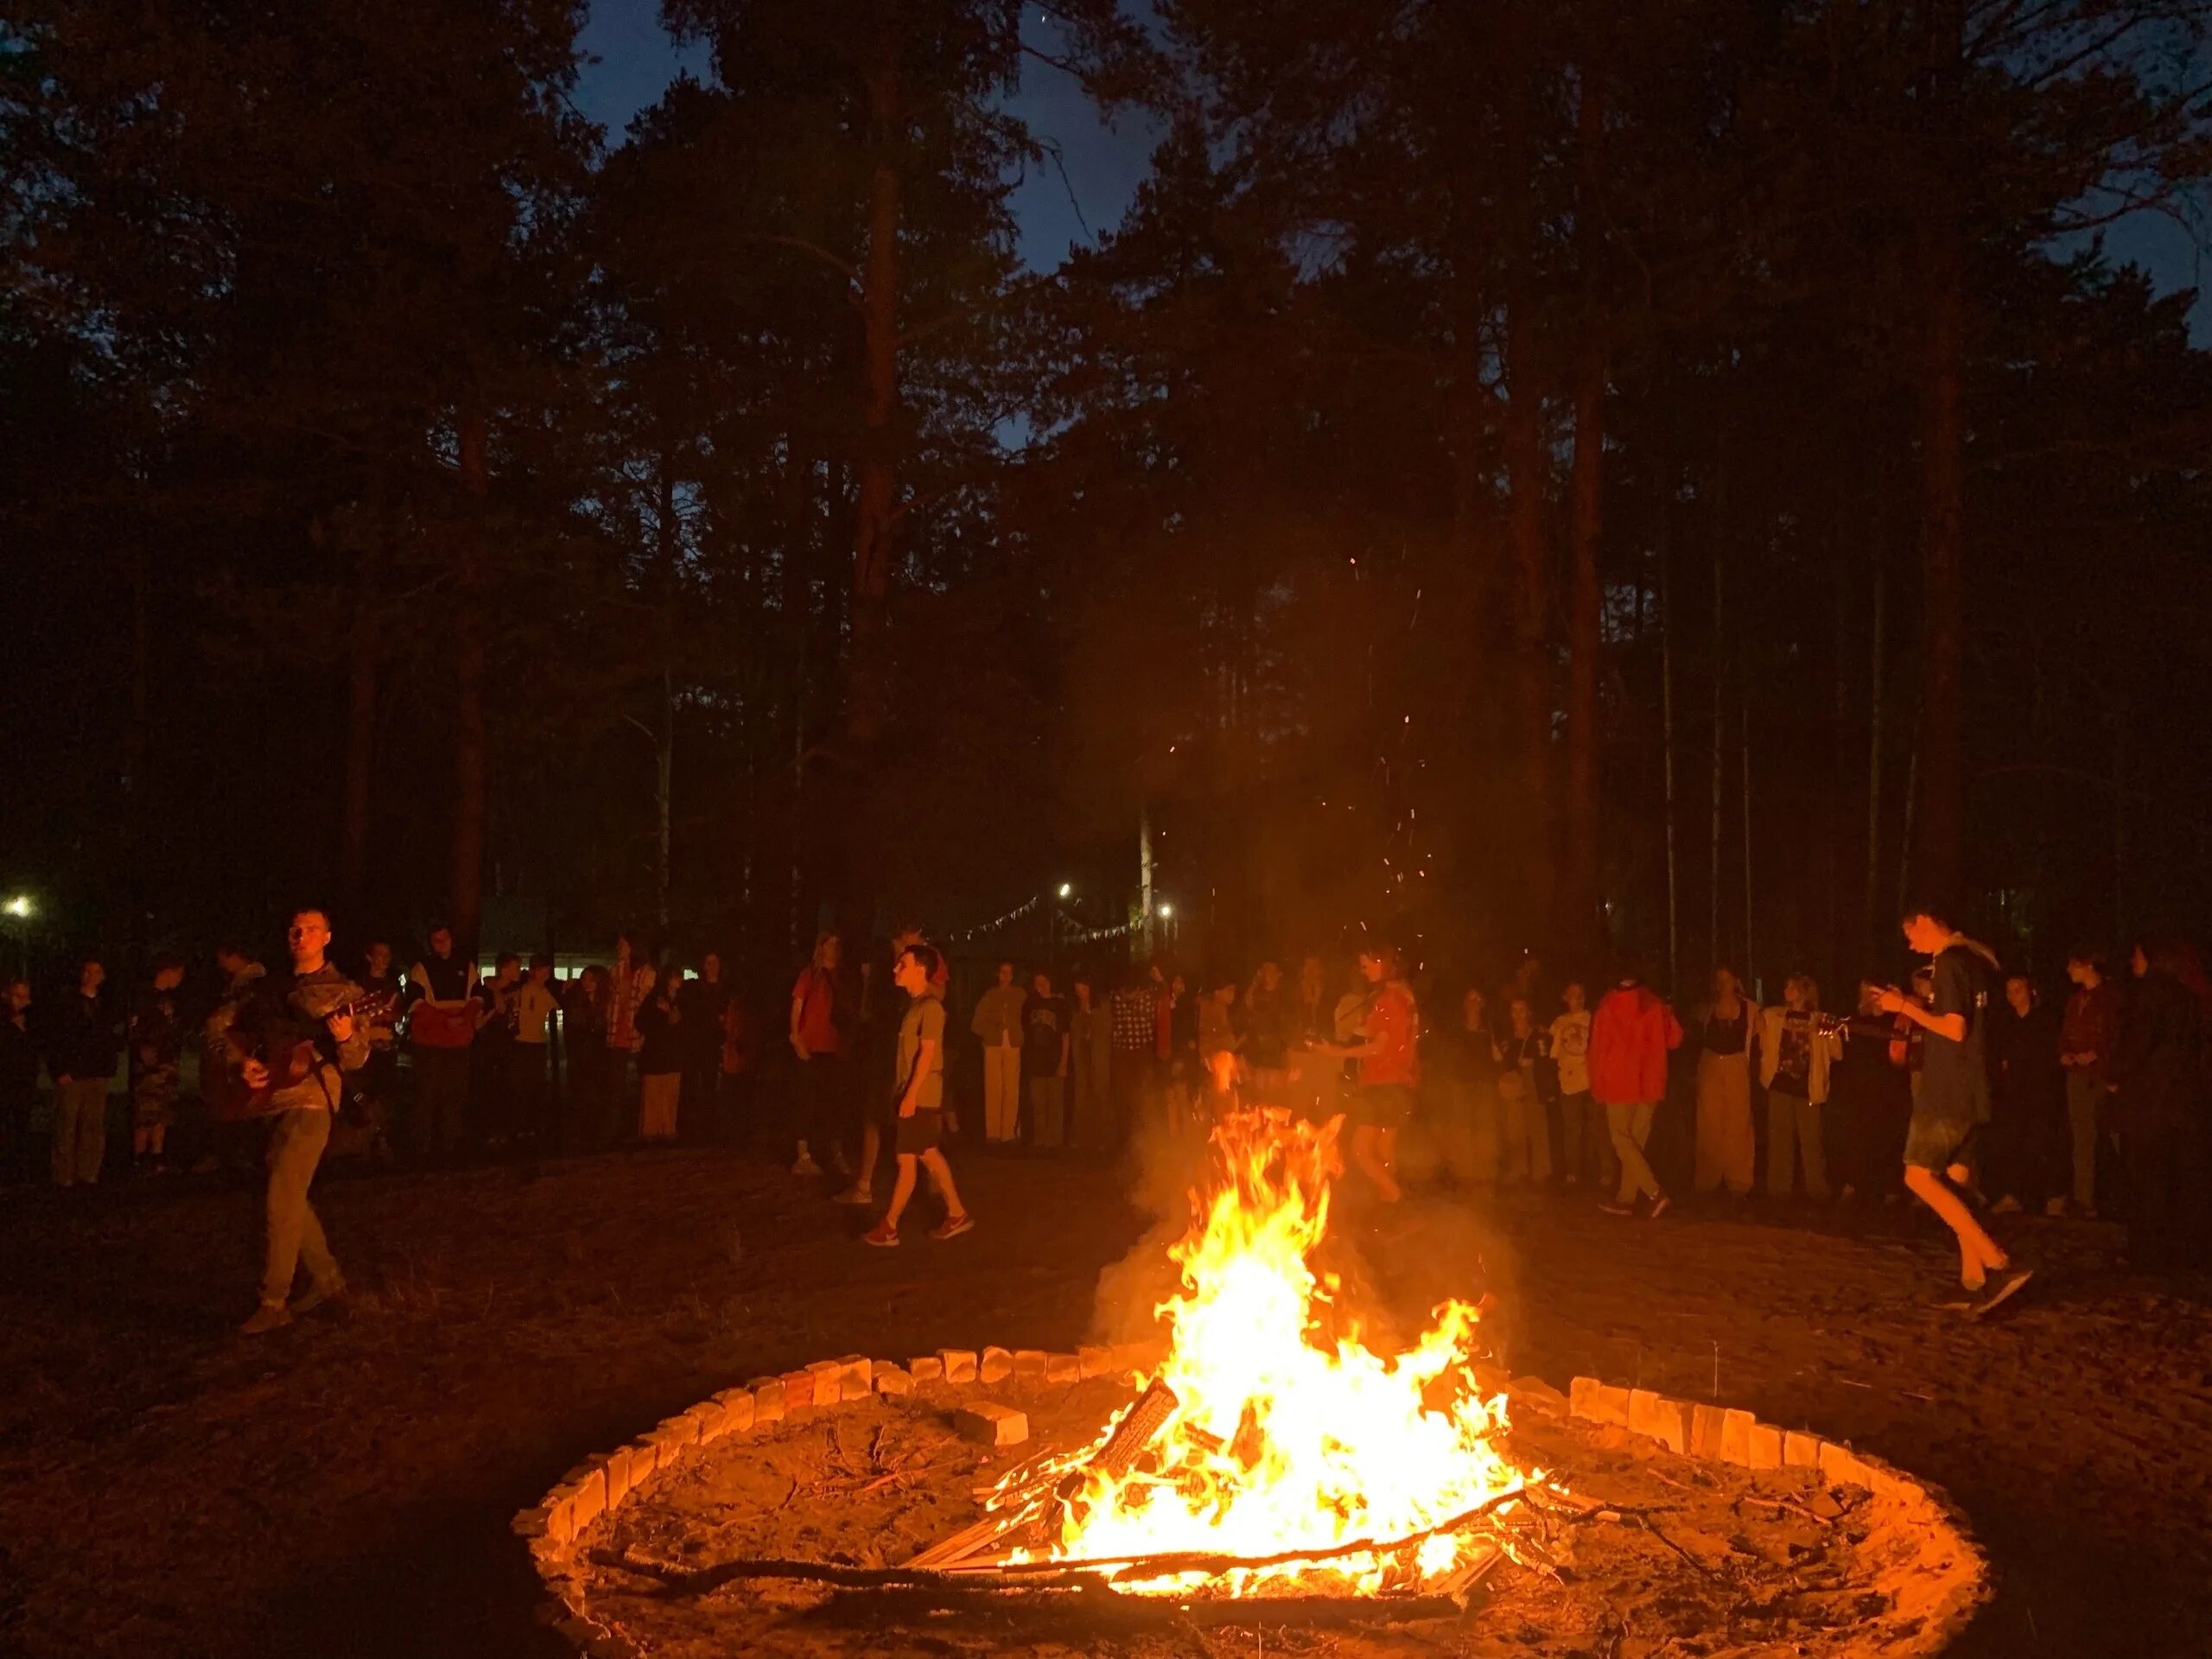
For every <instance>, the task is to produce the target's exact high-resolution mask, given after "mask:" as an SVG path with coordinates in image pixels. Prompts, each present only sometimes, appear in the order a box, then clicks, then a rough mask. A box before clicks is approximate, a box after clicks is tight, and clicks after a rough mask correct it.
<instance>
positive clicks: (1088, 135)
mask: <svg viewBox="0 0 2212 1659" xmlns="http://www.w3.org/2000/svg"><path fill="white" fill-rule="evenodd" d="M1040 26H1041V23H1040ZM583 45H584V48H585V50H586V51H587V52H588V53H590V54H592V55H594V57H596V58H597V59H598V60H599V61H598V62H597V63H594V64H591V65H589V66H588V67H586V68H585V70H584V72H583V75H582V81H581V83H580V84H579V86H578V87H577V91H576V104H577V106H578V107H579V108H581V109H582V111H583V112H584V113H585V114H586V115H588V116H589V117H590V118H592V119H593V120H594V121H596V122H598V123H600V124H601V125H602V126H604V127H605V128H606V129H607V142H608V143H610V144H614V143H620V141H621V137H622V130H623V128H624V127H625V126H626V124H628V122H629V120H630V118H632V116H634V115H635V114H636V113H637V112H638V111H639V110H641V109H644V108H645V106H646V105H649V104H651V103H652V102H653V100H654V99H658V97H659V96H660V95H661V92H662V89H663V88H664V87H665V86H667V85H668V83H669V82H670V81H671V80H672V79H675V77H676V74H677V71H678V70H679V69H689V70H690V72H691V73H693V74H695V75H697V76H699V77H700V78H702V79H704V78H705V77H706V75H707V73H708V65H707V56H708V54H707V51H706V48H704V47H693V48H687V49H681V50H680V49H678V48H677V46H676V44H675V42H674V41H671V40H670V39H669V37H668V35H667V34H666V33H665V32H664V30H663V29H662V28H661V26H660V6H659V0H593V4H592V8H591V21H590V22H588V24H586V26H585V28H584V32H583ZM1014 109H1015V110H1016V111H1018V112H1019V113H1020V116H1021V117H1022V118H1023V119H1024V120H1026V121H1027V123H1028V124H1029V126H1030V129H1031V130H1032V131H1033V132H1035V133H1036V134H1037V135H1038V137H1040V138H1043V139H1046V140H1048V141H1053V142H1057V143H1058V145H1059V146H1060V149H1061V154H1062V156H1063V159H1064V161H1065V166H1066V169H1067V178H1066V180H1065V182H1064V181H1062V179H1061V177H1060V173H1059V169H1058V168H1055V167H1053V166H1052V163H1051V162H1049V161H1048V162H1046V163H1044V164H1043V166H1042V167H1040V168H1038V169H1037V170H1035V171H1034V172H1033V173H1032V174H1031V175H1029V176H1028V177H1027V178H1026V179H1025V180H1024V181H1022V184H1021V188H1020V190H1018V191H1017V192H1016V193H1015V195H1014V216H1015V218H1016V219H1017V220H1018V221H1019V223H1020V227H1021V254H1022V257H1023V258H1024V259H1025V260H1026V261H1027V262H1028V263H1029V264H1031V265H1033V266H1034V267H1036V268H1038V269H1039V270H1051V269H1052V268H1053V267H1054V266H1056V265H1058V264H1059V263H1060V261H1061V260H1062V259H1063V258H1065V257H1066V254H1067V251H1068V248H1069V247H1070V245H1071V244H1074V243H1077V242H1078V241H1081V240H1083V239H1084V226H1085V224H1088V226H1090V231H1091V232H1092V233H1094V234H1099V233H1103V232H1107V231H1109V230H1111V229H1113V227H1114V226H1116V224H1118V223H1119V222H1120V220H1121V218H1122V214H1123V213H1126V212H1128V206H1129V201H1130V199H1131V198H1132V197H1133V196H1134V195H1135V193H1136V188H1137V185H1138V183H1139V182H1140V181H1141V180H1142V179H1143V177H1144V174H1145V168H1146V165H1147V161H1148V159H1149V158H1150V156H1151V154H1152V145H1153V133H1152V129H1151V127H1150V125H1149V124H1147V122H1146V121H1144V120H1143V119H1142V118H1139V117H1136V116H1128V117H1124V118H1122V120H1121V121H1120V122H1119V123H1118V124H1116V126H1114V127H1109V126H1106V125H1104V124H1102V123H1101V122H1100V120H1099V118H1098V114H1097V111H1096V109H1094V108H1093V107H1092V105H1091V103H1090V99H1088V98H1086V97H1084V92H1083V89H1082V88H1081V87H1080V86H1077V85H1076V83H1075V81H1074V80H1073V79H1071V77H1069V76H1067V75H1064V74H1062V73H1060V72H1059V71H1058V70H1056V69H1054V68H1052V67H1050V66H1049V65H1046V64H1041V63H1037V62H1034V61H1032V62H1031V63H1030V64H1029V65H1028V73H1027V74H1026V75H1025V76H1024V77H1023V79H1022V84H1021V90H1020V93H1019V94H1018V95H1017V96H1016V97H1015V99H1014ZM1071 194H1072V196H1073V200H1072V201H1071V200H1070V197H1071ZM1078 210H1080V211H1079V213H1078Z"/></svg>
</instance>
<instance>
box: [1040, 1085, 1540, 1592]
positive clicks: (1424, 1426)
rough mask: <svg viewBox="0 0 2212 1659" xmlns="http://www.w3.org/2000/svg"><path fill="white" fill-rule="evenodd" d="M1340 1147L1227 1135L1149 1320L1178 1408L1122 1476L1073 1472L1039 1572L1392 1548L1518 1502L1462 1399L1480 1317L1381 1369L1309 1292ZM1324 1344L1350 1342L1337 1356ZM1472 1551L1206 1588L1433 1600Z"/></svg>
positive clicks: (1270, 1569)
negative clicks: (1079, 1484)
mask: <svg viewBox="0 0 2212 1659" xmlns="http://www.w3.org/2000/svg"><path fill="white" fill-rule="evenodd" d="M1336 1128H1337V1126H1336V1125H1335V1124H1334V1123H1332V1124H1330V1125H1329V1126H1328V1127H1326V1128H1315V1127H1313V1125H1311V1124H1307V1123H1302V1122H1299V1123H1294V1122H1287V1120H1286V1118H1285V1116H1284V1115H1282V1114H1280V1113H1268V1112H1265V1111H1237V1112H1231V1113H1229V1114H1226V1115H1225V1116H1224V1117H1223V1118H1222V1120H1221V1122H1220V1123H1219V1125H1218V1126H1217V1128H1216V1129H1215V1130H1214V1134H1213V1161H1214V1173H1215V1179H1214V1183H1213V1185H1212V1187H1211V1191H1210V1192H1207V1193H1203V1194H1201V1193H1198V1192H1193V1193H1192V1207H1193V1211H1194V1220H1193V1224H1192V1230H1191V1231H1190V1233H1189V1234H1188V1235H1187V1236H1185V1239H1184V1240H1183V1242H1182V1243H1180V1244H1179V1245H1178V1246H1177V1247H1176V1248H1175V1249H1174V1251H1173V1255H1174V1259H1175V1260H1176V1262H1178V1263H1179V1265H1180V1267H1181V1268H1182V1288H1181V1290H1180V1291H1179V1293H1178V1294H1176V1295H1174V1296H1173V1297H1172V1298H1171V1299H1170V1300H1167V1301H1166V1302H1164V1303H1162V1304H1160V1307H1159V1308H1158V1309H1157V1310H1156V1312H1157V1314H1158V1317H1159V1318H1160V1319H1161V1320H1162V1321H1163V1322H1164V1323H1165V1324H1166V1326H1167V1329H1168V1335H1169V1339H1170V1340H1169V1346H1168V1352H1167V1357H1166V1360H1165V1361H1164V1363H1162V1365H1161V1368H1160V1378H1161V1379H1162V1380H1163V1381H1165V1383H1166V1384H1167V1386H1168V1387H1169V1388H1171V1389H1173V1391H1174V1395H1175V1398H1176V1400H1177V1402H1178V1404H1177V1407H1176V1408H1175V1410H1174V1412H1173V1414H1172V1415H1171V1416H1170V1417H1169V1418H1168V1420H1167V1421H1166V1425H1165V1426H1164V1427H1163V1428H1162V1429H1161V1431H1160V1433H1159V1434H1158V1435H1157V1436H1156V1437H1155V1439H1154V1441H1153V1443H1152V1444H1153V1450H1152V1453H1151V1455H1150V1456H1149V1457H1147V1459H1145V1460H1144V1461H1143V1462H1141V1463H1140V1464H1139V1465H1138V1466H1137V1467H1136V1468H1135V1470H1133V1471H1130V1472H1129V1473H1128V1474H1127V1475H1126V1476H1120V1477H1116V1476H1113V1475H1109V1474H1106V1473H1103V1472H1101V1471H1097V1470H1095V1469H1094V1470H1090V1471H1087V1472H1086V1474H1085V1477H1084V1490H1083V1491H1081V1492H1080V1494H1079V1495H1077V1496H1076V1497H1074V1498H1073V1499H1072V1500H1071V1501H1070V1502H1068V1503H1066V1504H1065V1506H1064V1508H1063V1510H1062V1511H1061V1527H1060V1541H1059V1544H1058V1548H1052V1549H1050V1550H1047V1551H1046V1552H1044V1558H1045V1559H1058V1560H1106V1559H1113V1560H1121V1559H1125V1558H1129V1557H1152V1556H1157V1555H1160V1554H1181V1553H1183V1552H1198V1553H1204V1554H1222V1555H1233V1556H1236V1557H1239V1558H1244V1559H1249V1558H1251V1557H1255V1556H1266V1555H1281V1554H1290V1553H1292V1552H1295V1551H1298V1550H1302V1549H1315V1550H1326V1549H1333V1548H1340V1547H1342V1546H1344V1545H1346V1544H1355V1543H1362V1542H1365V1541H1377V1542H1382V1541H1396V1540H1403V1539H1406V1538H1408V1537H1410V1536H1411V1535H1415V1534H1418V1533H1421V1532H1423V1531H1425V1530H1426V1529H1430V1528H1433V1527H1436V1526H1439V1525H1440V1523H1442V1522H1446V1521H1449V1520H1452V1518H1453V1517H1455V1516H1463V1515H1465V1513H1466V1512H1467V1511H1469V1510H1472V1509H1475V1508H1476V1507H1478V1506H1479V1505H1481V1504H1484V1503H1487V1502H1489V1501H1491V1500H1493V1499H1495V1498H1497V1497H1500V1496H1501V1495H1503V1494H1505V1493H1508V1492H1510V1491H1516V1490H1518V1489H1519V1488H1520V1487H1522V1484H1524V1477H1523V1476H1522V1473H1521V1472H1520V1471H1517V1470H1516V1469H1515V1468H1514V1467H1513V1466H1512V1465H1510V1464H1509V1463H1508V1462H1507V1461H1506V1460H1505V1459H1504V1458H1503V1456H1502V1455H1501V1453H1500V1452H1499V1451H1498V1449H1497V1440H1498V1438H1499V1436H1500V1435H1501V1434H1502V1433H1503V1430H1504V1428H1505V1427H1506V1418H1505V1401H1504V1399H1503V1396H1502V1395H1500V1396H1497V1397H1493V1398H1491V1399H1488V1400H1485V1399H1484V1398H1483V1397H1482V1395H1481V1390H1480V1389H1479V1388H1478V1386H1477V1384H1476V1382H1475V1378H1474V1374H1473V1370H1472V1364H1473V1358H1474V1352H1475V1338H1476V1324H1477V1314H1476V1312H1475V1310H1474V1309H1473V1308H1472V1307H1470V1306H1467V1305H1466V1304H1465V1303H1462V1302H1457V1301H1453V1302H1446V1303H1445V1304H1444V1305H1443V1306H1440V1307H1439V1308H1438V1309H1437V1310H1436V1311H1435V1314H1434V1319H1435V1323H1434V1325H1433V1326H1432V1327H1431V1329H1430V1330H1429V1331H1428V1332H1427V1333H1426V1334H1425V1335H1423V1336H1422V1337H1421V1338H1420V1340H1419V1341H1418V1342H1416V1343H1415V1344H1414V1345H1413V1346H1412V1347H1411V1348H1410V1349H1408V1351H1405V1352H1403V1353H1401V1354H1398V1355H1396V1356H1395V1357H1382V1356H1379V1355H1376V1354H1375V1353H1373V1352H1370V1351H1369V1349H1368V1348H1367V1347H1366V1346H1365V1345H1364V1344H1363V1342H1362V1341H1361V1340H1360V1336H1359V1332H1358V1329H1357V1325H1356V1324H1354V1323H1353V1322H1352V1321H1351V1320H1350V1319H1346V1318H1344V1311H1343V1310H1342V1309H1340V1308H1338V1307H1337V1306H1335V1305H1334V1299H1335V1297H1336V1295H1337V1294H1338V1285H1337V1284H1336V1282H1335V1281H1334V1280H1333V1279H1332V1278H1327V1279H1325V1278H1322V1277H1319V1276H1317V1275H1316V1274H1315V1271H1314V1269H1313V1266H1312V1265H1311V1263H1310V1261H1309V1258H1310V1257H1311V1256H1312V1255H1313V1251H1314V1249H1315V1247H1316V1246H1318V1245H1319V1243H1321V1240H1322V1238H1323V1236H1324V1235H1325V1233H1326V1231H1327V1228H1328V1216H1329V1185H1328V1175H1329V1173H1330V1171H1331V1170H1332V1169H1333V1168H1334V1167H1336V1163H1335V1153H1334V1141H1335V1136H1336ZM1332 1325H1333V1326H1341V1327H1343V1328H1344V1332H1345V1334H1344V1335H1341V1336H1336V1337H1332V1336H1331V1335H1330V1334H1329V1329H1330V1327H1331V1326H1332ZM1117 1421H1118V1420H1117ZM1111 1427H1112V1426H1110V1425H1109V1430H1108V1434H1109V1435H1110V1433H1111ZM1104 1438H1105V1437H1102V1438H1101V1440H1100V1441H1099V1443H1098V1444H1100V1445H1103V1443H1104ZM1092 1450H1093V1451H1095V1450H1096V1448H1095V1447H1094V1448H1092ZM1089 1459H1090V1452H1086V1453H1084V1455H1083V1456H1082V1457H1080V1458H1077V1459H1072V1460H1071V1465H1073V1466H1076V1467H1081V1466H1082V1465H1084V1464H1086V1463H1088V1461H1089ZM1064 1490H1065V1489H1064ZM1479 1547H1480V1544H1479V1541H1478V1540H1477V1539H1471V1538H1470V1537H1468V1536H1467V1535H1465V1533H1464V1532H1440V1533H1437V1534H1434V1535H1432V1536H1429V1537H1427V1539H1425V1540H1422V1541H1421V1542H1420V1543H1419V1544H1417V1545H1412V1546H1408V1547H1405V1548H1391V1549H1387V1550H1380V1551H1376V1550H1363V1551H1360V1552H1358V1553H1356V1554H1348V1555H1344V1556H1341V1557H1338V1558H1336V1559H1332V1560H1327V1561H1322V1562H1316V1561H1296V1560H1293V1561H1288V1562H1284V1563H1277V1564H1274V1565H1270V1566H1266V1567H1254V1568H1238V1569H1236V1571H1233V1572H1230V1573H1226V1574H1223V1575H1219V1583H1218V1584H1217V1586H1216V1587H1217V1588H1218V1589H1222V1590H1225V1591H1226V1592H1228V1593H1230V1594H1234V1595H1242V1594H1249V1593H1253V1592H1255V1590H1256V1589H1258V1588H1259V1587H1260V1586H1281V1584H1283V1583H1284V1581H1286V1580H1297V1581H1299V1582H1300V1585H1301V1586H1303V1587H1306V1588H1309V1589H1319V1590H1325V1591H1328V1592H1336V1593H1341V1592H1348V1591H1354V1590H1356V1591H1357V1592H1362V1593H1372V1592H1376V1591H1378V1590H1383V1589H1389V1590H1401V1589H1418V1588H1423V1587H1433V1586H1435V1585H1436V1584H1437V1582H1438V1581H1439V1580H1442V1579H1444V1578H1446V1577H1447V1576H1448V1575H1449V1574H1450V1573H1452V1571H1453V1570H1454V1569H1455V1568H1456V1567H1459V1566H1460V1565H1462V1564H1463V1563H1464V1562H1465V1560H1468V1559H1469V1558H1470V1557H1471V1554H1472V1552H1473V1551H1474V1550H1476V1549H1477V1548H1479ZM1216 1576H1217V1575H1216V1574H1214V1573H1210V1572H1204V1571H1201V1572H1179V1573H1163V1574H1162V1575H1161V1576H1160V1577H1159V1578H1156V1579H1151V1580H1145V1581H1142V1582H1141V1583H1137V1584H1135V1585H1133V1586H1129V1587H1132V1588H1135V1589H1136V1590H1138V1591H1140V1592H1153V1593H1171V1592H1179V1591H1182V1590H1187V1589H1191V1588H1194V1587H1196V1586H1198V1585H1200V1584H1205V1583H1208V1582H1209V1581H1210V1580H1214V1579H1215V1578H1216ZM1124 1582H1125V1583H1126V1580H1125V1581H1124Z"/></svg>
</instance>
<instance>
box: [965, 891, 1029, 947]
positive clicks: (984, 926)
mask: <svg viewBox="0 0 2212 1659" xmlns="http://www.w3.org/2000/svg"><path fill="white" fill-rule="evenodd" d="M1044 897H1045V895H1044V894H1043V893H1032V894H1030V895H1029V897H1028V898H1027V899H1023V900H1022V901H1021V903H1020V904H1018V905H1016V906H1014V908H1013V909H1012V910H1009V911H1008V912H1007V913H1006V914H1005V915H1003V916H1001V917H999V918H997V919H996V920H995V921H988V922H982V923H979V924H977V925H976V926H974V927H971V928H968V929H966V930H964V931H961V932H957V933H948V934H946V935H945V936H944V937H945V939H946V942H947V943H949V944H963V943H965V942H966V941H968V940H969V939H974V938H981V937H982V935H984V934H986V933H995V932H997V931H999V929H1001V928H1002V927H1007V926H1010V925H1013V924H1014V923H1015V922H1018V921H1020V919H1021V918H1023V917H1024V916H1027V914H1029V912H1031V911H1033V910H1034V909H1036V908H1037V906H1038V905H1039V904H1040V903H1041V902H1042V901H1043V899H1044Z"/></svg>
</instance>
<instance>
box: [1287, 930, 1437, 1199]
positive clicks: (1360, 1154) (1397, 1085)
mask: <svg viewBox="0 0 2212 1659" xmlns="http://www.w3.org/2000/svg"><path fill="white" fill-rule="evenodd" d="M1359 971H1360V974H1361V975H1362V976H1363V977H1364V978H1365V979H1366V981H1367V982H1368V983H1369V984H1370V985H1371V986H1373V987H1374V988H1375V993H1374V995H1372V996H1371V997H1370V998H1369V999H1368V1004H1367V1017H1366V1019H1365V1020H1364V1021H1363V1024H1362V1026H1361V1027H1360V1040H1359V1041H1358V1042H1357V1043H1315V1044H1313V1052H1315V1053H1317V1054H1327V1055H1333V1056H1335V1057H1336V1058H1339V1059H1351V1060H1357V1062H1358V1063H1359V1081H1358V1084H1357V1086H1356V1088H1355V1089H1354V1090H1353V1093H1352V1102H1351V1110H1350V1111H1349V1112H1348V1113H1347V1114H1346V1116H1347V1117H1348V1118H1349V1119H1350V1121H1351V1156H1352V1161H1353V1162H1354V1163H1356V1164H1357V1165H1358V1166H1359V1167H1360V1171H1361V1173H1363V1174H1364V1175H1365V1176H1366V1177H1367V1179H1368V1180H1369V1182H1370V1184H1371V1185H1373V1186H1374V1188H1375V1192H1376V1197H1377V1198H1381V1199H1382V1200H1383V1203H1385V1204H1395V1203H1397V1201H1398V1200H1399V1199H1400V1198H1402V1197H1403V1196H1404V1192H1403V1191H1402V1189H1401V1188H1400V1187H1399V1185H1398V1178H1397V1173H1396V1166H1397V1161H1398V1131H1399V1130H1401V1129H1402V1128H1404V1127H1405V1125H1406V1120H1407V1119H1408V1117H1409V1116H1412V1113H1413V1102H1414V1086H1415V1085H1416V1084H1419V1083H1420V1082H1421V1056H1420V1053H1419V1050H1418V1045H1419V1042H1420V1039H1421V1012H1420V1010H1419V1008H1418V1007H1415V1006H1414V993H1413V987H1412V986H1410V985H1408V984H1407V983H1406V980H1405V973H1404V969H1403V967H1402V963H1401V959H1400V957H1399V955H1398V951H1397V948H1396V947H1395V946H1394V945H1388V944H1376V945H1370V946H1369V947H1368V948H1367V949H1366V950H1363V951H1361V952H1360V954H1359Z"/></svg>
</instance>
